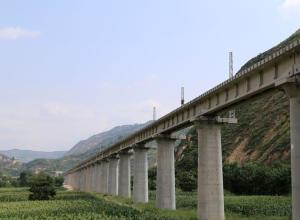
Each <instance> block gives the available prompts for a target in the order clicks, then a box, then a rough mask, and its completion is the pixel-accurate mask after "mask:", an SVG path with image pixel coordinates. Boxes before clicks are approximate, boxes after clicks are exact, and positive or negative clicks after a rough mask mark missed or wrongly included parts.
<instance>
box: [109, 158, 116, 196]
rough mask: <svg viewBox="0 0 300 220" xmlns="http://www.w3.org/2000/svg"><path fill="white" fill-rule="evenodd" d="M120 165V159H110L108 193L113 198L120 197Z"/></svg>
mask: <svg viewBox="0 0 300 220" xmlns="http://www.w3.org/2000/svg"><path fill="white" fill-rule="evenodd" d="M118 164H119V158H116V157H112V158H110V159H109V178H108V193H109V194H110V195H113V196H116V195H118V176H119V172H118Z"/></svg>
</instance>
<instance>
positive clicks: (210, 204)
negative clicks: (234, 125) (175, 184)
mask: <svg viewBox="0 0 300 220" xmlns="http://www.w3.org/2000/svg"><path fill="white" fill-rule="evenodd" d="M195 126H196V129H197V132H198V219H199V220H224V219H225V217H224V192H223V170H222V147H221V126H220V124H218V123H216V122H213V121H205V120H199V121H196V122H195Z"/></svg>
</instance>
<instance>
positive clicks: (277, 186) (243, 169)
mask: <svg viewBox="0 0 300 220" xmlns="http://www.w3.org/2000/svg"><path fill="white" fill-rule="evenodd" d="M223 175H224V188H225V189H227V190H229V191H231V192H233V193H235V194H239V195H285V194H288V193H290V190H291V168H290V165H286V164H277V165H274V166H267V165H263V164H256V163H248V164H245V165H243V166H240V165H237V164H228V165H224V167H223Z"/></svg>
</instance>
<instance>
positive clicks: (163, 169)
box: [155, 137, 176, 210]
mask: <svg viewBox="0 0 300 220" xmlns="http://www.w3.org/2000/svg"><path fill="white" fill-rule="evenodd" d="M175 141H176V140H174V139H171V138H170V137H158V138H156V139H155V142H156V144H157V178H156V207H157V208H160V209H173V210H175V209H176V196H175V168H174V147H175Z"/></svg>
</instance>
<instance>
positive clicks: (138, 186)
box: [133, 147, 148, 203]
mask: <svg viewBox="0 0 300 220" xmlns="http://www.w3.org/2000/svg"><path fill="white" fill-rule="evenodd" d="M147 152H148V149H146V148H143V147H136V148H134V177H133V201H134V202H140V203H147V202H148V158H147Z"/></svg>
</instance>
